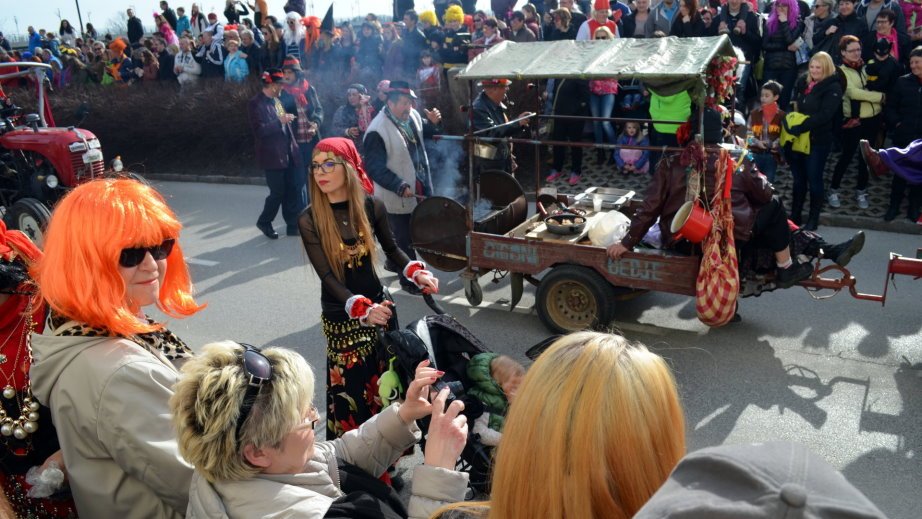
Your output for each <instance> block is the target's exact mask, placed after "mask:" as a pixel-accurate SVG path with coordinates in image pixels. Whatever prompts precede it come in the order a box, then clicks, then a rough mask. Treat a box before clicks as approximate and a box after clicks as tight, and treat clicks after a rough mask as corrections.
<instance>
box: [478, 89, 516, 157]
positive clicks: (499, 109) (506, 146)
mask: <svg viewBox="0 0 922 519" xmlns="http://www.w3.org/2000/svg"><path fill="white" fill-rule="evenodd" d="M472 107H473V110H474V117H473V125H474V131H479V130H486V129H487V128H492V129H491V130H490V131H486V132H484V133H482V134H478V135H482V136H484V137H492V138H500V137H512V136H513V135H516V134H518V133H521V131H522V127H521V126H520V125H519V124H518V123H514V124H506V121H507V120H508V119H509V116H508V115H507V114H506V105H505V104H498V105H497V104H496V103H494V102H493V100H492V99H490V98H489V97H487V94H486V93H484V92H481V93H480V94H478V95H477V99H474V103H473V105H472ZM489 144H490V145H491V146H494V147H496V156H495V157H494V159H496V160H507V159H508V158H509V157H510V156H511V155H512V144H510V143H508V142H491V143H489Z"/></svg>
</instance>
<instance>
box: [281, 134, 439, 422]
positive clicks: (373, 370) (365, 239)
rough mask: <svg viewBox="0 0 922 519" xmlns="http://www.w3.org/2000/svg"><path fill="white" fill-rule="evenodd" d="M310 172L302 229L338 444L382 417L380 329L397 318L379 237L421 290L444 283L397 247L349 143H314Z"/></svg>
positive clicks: (390, 325) (391, 326) (392, 326)
mask: <svg viewBox="0 0 922 519" xmlns="http://www.w3.org/2000/svg"><path fill="white" fill-rule="evenodd" d="M310 173H311V177H310V192H311V196H310V199H311V205H310V206H309V207H308V208H307V209H306V210H305V211H304V212H303V213H301V216H300V218H299V221H298V224H299V227H300V231H301V239H302V241H303V242H304V248H305V250H306V251H307V256H308V258H309V259H310V262H311V265H312V266H313V267H314V270H316V271H317V275H318V276H319V277H320V282H321V289H320V305H321V308H322V310H323V311H322V317H321V320H322V323H323V334H324V336H325V337H326V339H327V370H326V371H327V376H326V379H327V439H328V440H333V439H335V438H338V437H340V436H342V435H343V433H345V432H347V431H350V430H352V429H355V428H357V427H358V426H359V425H361V424H362V423H363V422H365V421H367V420H368V419H369V418H371V417H372V416H374V415H375V414H377V413H378V412H379V411H381V400H380V397H379V396H378V387H377V381H378V378H379V377H380V376H381V374H382V373H383V372H384V371H385V370H386V368H385V366H384V360H383V359H382V358H381V357H380V356H379V355H378V351H377V330H376V327H383V328H386V329H396V328H397V314H396V313H395V311H394V304H393V302H392V301H391V300H390V297H389V295H388V294H387V292H386V291H385V289H384V287H383V286H382V285H381V281H380V280H379V279H378V274H377V272H376V266H377V263H378V257H377V256H378V254H377V248H376V245H375V239H377V241H378V243H379V244H380V245H381V249H382V250H383V251H384V254H385V255H386V256H387V258H388V259H389V260H390V261H392V262H393V263H394V264H395V265H397V266H398V267H399V268H400V269H401V271H402V274H403V276H404V277H405V278H406V279H407V280H409V281H411V282H412V283H414V284H415V286H416V287H417V288H419V289H420V290H424V291H428V292H430V293H434V292H438V288H439V283H438V279H436V278H435V276H433V275H432V273H430V272H429V271H428V270H426V266H425V264H423V263H422V262H421V261H410V259H409V258H408V257H407V255H406V254H405V253H404V252H403V251H402V250H401V249H400V248H399V247H398V246H397V242H396V240H395V239H394V235H393V233H392V232H391V229H390V226H389V225H388V219H387V210H386V209H385V207H384V203H383V202H381V201H380V200H378V199H377V198H374V197H372V196H371V195H372V192H373V190H374V188H373V184H372V182H371V180H370V179H369V178H368V175H367V174H366V173H365V169H364V166H363V164H362V159H361V157H359V154H358V151H357V150H356V148H355V144H354V143H353V142H352V141H351V140H349V139H346V138H343V137H333V138H328V139H323V140H322V141H320V142H319V143H317V146H316V147H315V148H314V156H313V158H312V162H311V164H310Z"/></svg>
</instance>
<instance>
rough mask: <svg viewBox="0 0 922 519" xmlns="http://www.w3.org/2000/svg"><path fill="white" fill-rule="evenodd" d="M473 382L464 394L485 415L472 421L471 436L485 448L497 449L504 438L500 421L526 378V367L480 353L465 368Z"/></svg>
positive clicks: (502, 356) (500, 356)
mask: <svg viewBox="0 0 922 519" xmlns="http://www.w3.org/2000/svg"><path fill="white" fill-rule="evenodd" d="M467 376H468V377H470V379H471V381H472V382H473V384H474V385H473V387H470V388H468V390H467V395H468V396H470V397H472V398H476V399H477V400H478V401H479V402H480V403H481V404H483V408H484V412H483V414H481V415H480V416H479V417H478V418H477V419H476V420H474V427H473V433H474V434H476V435H478V436H480V441H481V442H483V444H484V445H488V446H490V447H496V446H497V445H499V441H500V439H501V438H502V436H503V433H502V429H503V422H504V419H505V418H506V411H507V410H508V409H509V404H511V403H512V399H513V398H515V393H516V391H517V390H518V389H519V385H520V384H521V383H522V379H523V378H525V368H524V367H523V366H522V365H521V364H519V363H518V362H516V361H514V360H513V359H512V358H511V357H507V356H506V355H498V354H496V353H479V354H477V355H474V357H473V358H472V359H471V361H470V362H469V363H468V365H467Z"/></svg>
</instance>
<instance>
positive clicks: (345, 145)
mask: <svg viewBox="0 0 922 519" xmlns="http://www.w3.org/2000/svg"><path fill="white" fill-rule="evenodd" d="M314 151H315V152H318V151H327V152H331V153H335V154H336V156H337V157H340V158H342V159H343V160H345V161H346V162H348V163H349V165H350V166H352V169H354V170H355V174H356V175H357V176H358V180H359V183H360V184H362V189H364V190H365V192H366V193H368V194H369V195H372V194H374V192H375V185H374V184H372V182H371V179H370V178H368V173H365V168H364V167H363V164H362V157H360V156H359V151H358V150H357V149H355V143H353V142H352V140H351V139H346V138H345V137H328V138H326V139H323V140H322V141H320V142H318V143H317V145H316V146H314Z"/></svg>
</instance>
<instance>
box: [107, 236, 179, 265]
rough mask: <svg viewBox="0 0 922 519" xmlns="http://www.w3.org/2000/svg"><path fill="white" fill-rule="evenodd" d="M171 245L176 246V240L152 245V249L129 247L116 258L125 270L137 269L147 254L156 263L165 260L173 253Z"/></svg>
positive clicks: (170, 239)
mask: <svg viewBox="0 0 922 519" xmlns="http://www.w3.org/2000/svg"><path fill="white" fill-rule="evenodd" d="M173 245H176V240H174V239H173V238H169V239H166V240H163V243H161V244H160V245H154V246H153V247H131V248H129V249H122V253H121V254H119V256H118V264H119V265H121V266H123V267H125V268H126V269H130V268H131V267H137V266H138V265H140V264H141V262H142V261H144V258H146V257H147V253H148V252H149V253H150V255H151V256H153V257H154V260H156V261H160V260H163V259H166V257H167V256H169V255H170V252H172V251H173Z"/></svg>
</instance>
